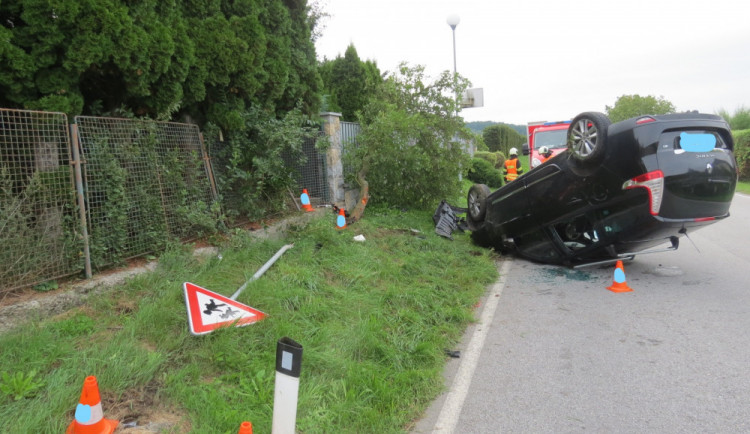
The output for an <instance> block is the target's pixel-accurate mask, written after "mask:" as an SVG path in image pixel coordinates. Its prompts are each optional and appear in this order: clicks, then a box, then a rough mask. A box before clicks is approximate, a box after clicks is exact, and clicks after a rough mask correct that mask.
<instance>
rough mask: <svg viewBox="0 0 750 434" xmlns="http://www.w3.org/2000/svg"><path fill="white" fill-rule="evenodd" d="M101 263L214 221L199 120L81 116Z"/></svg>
mask: <svg viewBox="0 0 750 434" xmlns="http://www.w3.org/2000/svg"><path fill="white" fill-rule="evenodd" d="M75 122H76V125H77V126H78V133H79V140H80V143H81V149H82V155H83V158H84V159H85V164H84V165H83V178H84V183H85V191H86V212H87V214H86V219H87V222H88V227H89V235H90V240H91V242H90V250H91V262H92V265H93V266H94V267H95V268H101V267H103V266H105V265H110V264H113V263H117V262H121V261H122V260H124V259H127V258H130V257H134V256H139V255H143V254H146V253H149V252H153V251H156V250H160V249H162V248H163V247H164V246H165V244H166V243H167V241H168V240H169V239H173V238H175V237H176V238H182V239H184V238H188V237H191V236H194V235H196V234H197V233H200V232H201V231H202V230H211V229H212V228H215V225H216V221H217V217H218V215H217V214H218V212H217V211H218V210H217V209H216V208H215V205H214V195H213V192H212V189H211V183H210V179H211V178H210V165H208V164H206V158H207V156H206V154H205V152H204V151H203V147H202V141H201V137H200V132H199V130H198V127H197V126H195V125H188V124H177V123H167V122H153V121H140V120H132V119H114V118H98V117H88V116H77V117H76V118H75Z"/></svg>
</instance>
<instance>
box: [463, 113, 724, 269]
mask: <svg viewBox="0 0 750 434" xmlns="http://www.w3.org/2000/svg"><path fill="white" fill-rule="evenodd" d="M567 135H568V150H567V151H566V152H563V153H561V154H558V155H557V156H555V157H553V158H551V159H550V160H548V161H547V162H545V163H544V164H542V165H540V166H538V167H536V168H534V169H533V170H531V171H529V172H528V173H526V174H524V175H522V176H520V177H519V178H518V179H516V180H515V181H512V182H510V183H509V184H507V185H504V186H503V187H501V188H499V189H497V190H495V191H494V192H491V191H490V189H489V188H488V187H487V186H486V185H484V184H475V185H473V186H472V187H471V189H470V190H469V194H468V211H467V223H468V226H469V229H470V230H472V238H473V239H474V241H475V242H476V243H478V244H480V245H484V246H488V247H490V246H491V247H494V248H496V249H498V250H500V251H502V252H514V253H516V254H518V255H519V256H522V257H525V258H528V259H531V260H534V261H539V262H544V263H552V264H564V265H570V266H582V265H592V264H603V263H608V262H614V261H616V260H621V259H632V258H633V257H634V256H635V254H636V253H639V254H644V253H650V252H654V251H663V250H676V249H677V247H678V245H679V237H680V236H682V235H686V234H689V233H690V232H692V231H694V230H696V229H698V228H700V227H702V226H705V225H709V224H711V223H714V222H716V221H717V220H721V219H723V218H726V217H728V216H729V206H730V204H731V201H732V197H733V195H734V190H735V186H736V184H737V166H736V162H735V159H734V154H733V149H734V142H733V140H732V135H731V133H730V130H729V126H728V125H727V123H726V122H725V121H724V120H723V119H722V118H721V117H719V116H715V115H708V114H699V113H696V112H691V113H680V114H671V115H660V116H641V117H636V118H632V119H628V120H625V121H622V122H618V123H615V124H610V121H609V118H607V116H606V115H604V114H602V113H596V112H587V113H582V114H580V115H578V116H576V117H575V118H574V119H573V121H572V122H571V124H570V127H569V128H568V133H567ZM660 245H663V247H660Z"/></svg>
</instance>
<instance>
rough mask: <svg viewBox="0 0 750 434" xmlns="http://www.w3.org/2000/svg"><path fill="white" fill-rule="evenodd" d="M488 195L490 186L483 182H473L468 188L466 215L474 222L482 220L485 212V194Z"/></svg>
mask: <svg viewBox="0 0 750 434" xmlns="http://www.w3.org/2000/svg"><path fill="white" fill-rule="evenodd" d="M489 195H490V188H489V187H487V186H486V185H484V184H474V185H472V186H471V188H470V189H469V196H468V197H467V200H466V202H467V204H468V206H469V212H468V216H469V218H470V219H471V221H472V222H474V223H479V222H481V221H483V220H484V216H485V214H486V213H487V196H489Z"/></svg>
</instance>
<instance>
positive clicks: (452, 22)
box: [445, 14, 463, 182]
mask: <svg viewBox="0 0 750 434" xmlns="http://www.w3.org/2000/svg"><path fill="white" fill-rule="evenodd" d="M445 22H446V23H448V25H449V26H451V31H453V90H454V91H455V92H456V102H457V103H458V71H457V69H456V26H457V25H458V23H460V22H461V18H460V17H459V16H458V15H456V14H451V15H448V19H446V20H445ZM456 117H458V106H456ZM462 179H463V176H461V170H459V171H458V181H459V182H461V181H462Z"/></svg>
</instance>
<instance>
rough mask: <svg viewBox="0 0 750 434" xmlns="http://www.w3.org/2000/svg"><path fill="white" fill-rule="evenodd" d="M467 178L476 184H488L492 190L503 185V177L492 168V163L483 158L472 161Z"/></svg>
mask: <svg viewBox="0 0 750 434" xmlns="http://www.w3.org/2000/svg"><path fill="white" fill-rule="evenodd" d="M467 177H468V178H469V179H470V180H471V181H472V182H474V183H477V184H487V186H489V187H492V188H498V187H500V186H502V185H503V175H502V174H501V173H500V171H499V170H497V169H495V168H494V167H493V166H492V163H490V162H489V161H487V160H485V159H483V158H474V159H472V160H471V169H469V173H468V175H467Z"/></svg>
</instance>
